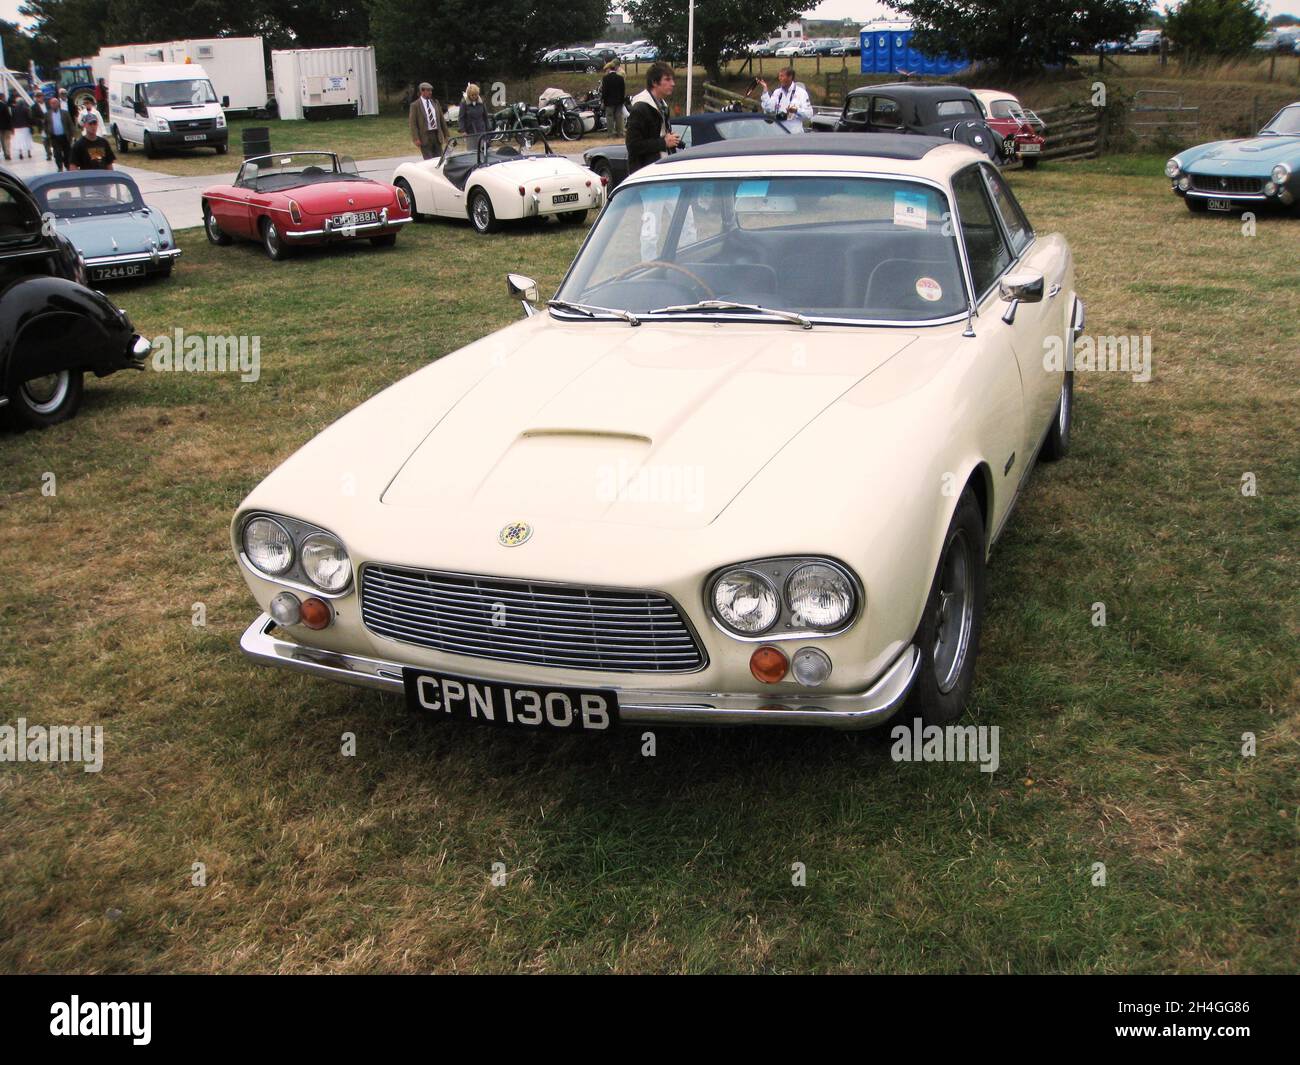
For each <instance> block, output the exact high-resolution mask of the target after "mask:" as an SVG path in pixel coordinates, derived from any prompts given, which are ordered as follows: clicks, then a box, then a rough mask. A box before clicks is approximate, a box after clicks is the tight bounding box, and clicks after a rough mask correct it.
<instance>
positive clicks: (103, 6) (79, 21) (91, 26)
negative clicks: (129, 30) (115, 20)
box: [18, 0, 109, 68]
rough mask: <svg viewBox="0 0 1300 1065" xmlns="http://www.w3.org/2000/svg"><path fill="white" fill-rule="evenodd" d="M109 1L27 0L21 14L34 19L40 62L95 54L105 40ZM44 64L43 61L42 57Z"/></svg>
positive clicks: (37, 52)
mask: <svg viewBox="0 0 1300 1065" xmlns="http://www.w3.org/2000/svg"><path fill="white" fill-rule="evenodd" d="M108 7H109V0H27V2H26V3H24V4H23V5H22V6H21V7H20V8H19V9H18V12H19V14H21V15H23V16H24V17H25V18H28V19H31V20H32V22H33V23H34V24H35V25H34V26H33V28H32V33H31V36H32V40H33V47H34V49H35V50H36V62H37V64H38V65H42V68H44V66H48V65H50V64H51V63H56V62H57V61H58V60H59V59H71V58H73V57H74V56H83V55H94V54H95V53H97V52H98V51H99V49H100V48H101V47H102V46H103V45H104V44H105V43H106V42H105V40H104V30H105V26H106V25H107V23H108V17H109V14H108ZM42 59H44V60H45V63H44V64H42V63H41V60H42Z"/></svg>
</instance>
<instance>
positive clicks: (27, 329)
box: [0, 275, 143, 394]
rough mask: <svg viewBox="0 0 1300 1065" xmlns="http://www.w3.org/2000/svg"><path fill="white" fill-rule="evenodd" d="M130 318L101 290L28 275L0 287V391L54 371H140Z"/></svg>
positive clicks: (10, 389) (99, 372)
mask: <svg viewBox="0 0 1300 1065" xmlns="http://www.w3.org/2000/svg"><path fill="white" fill-rule="evenodd" d="M137 339H138V338H137V336H136V334H135V331H134V330H133V329H132V327H131V320H130V319H129V318H128V317H127V316H126V314H125V312H123V311H120V310H118V308H117V307H116V306H114V305H113V303H112V302H111V301H110V300H109V299H108V297H107V296H105V295H104V294H103V293H102V292H96V291H95V290H94V289H90V288H86V287H85V286H84V285H79V284H77V283H76V282H75V281H69V280H67V279H65V278H62V277H49V276H40V275H38V276H34V277H26V278H22V279H20V280H18V281H14V282H12V283H10V284H9V285H7V286H5V287H4V288H3V289H0V390H2V391H3V392H4V393H5V394H8V393H10V392H12V391H13V389H14V388H15V387H17V385H18V384H19V383H21V382H22V381H27V380H30V379H31V378H33V377H39V376H41V375H42V374H47V373H56V372H58V371H60V370H89V371H91V372H93V373H94V374H96V375H97V376H99V377H103V376H106V375H107V374H111V373H114V372H115V371H117V370H122V369H126V368H128V367H129V368H140V367H141V366H142V357H143V356H142V355H137V354H135V353H134V351H133V349H134V348H135V346H136V342H137Z"/></svg>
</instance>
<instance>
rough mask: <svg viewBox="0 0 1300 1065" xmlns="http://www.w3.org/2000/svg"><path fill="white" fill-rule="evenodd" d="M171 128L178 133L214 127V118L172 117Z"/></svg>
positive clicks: (215, 124) (215, 123)
mask: <svg viewBox="0 0 1300 1065" xmlns="http://www.w3.org/2000/svg"><path fill="white" fill-rule="evenodd" d="M171 128H172V129H173V130H175V131H177V132H178V133H192V132H194V131H195V130H196V129H216V128H217V120H216V119H215V118H174V119H172V122H171Z"/></svg>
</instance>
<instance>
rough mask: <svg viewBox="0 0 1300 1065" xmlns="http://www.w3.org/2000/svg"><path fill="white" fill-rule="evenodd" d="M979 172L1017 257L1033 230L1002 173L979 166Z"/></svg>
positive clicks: (1030, 238)
mask: <svg viewBox="0 0 1300 1065" xmlns="http://www.w3.org/2000/svg"><path fill="white" fill-rule="evenodd" d="M980 172H981V173H982V174H983V175H984V183H985V184H986V185H987V186H988V190H989V196H990V197H992V199H993V206H994V208H996V210H997V212H998V217H999V218H1001V219H1002V224H1003V225H1004V226H1006V228H1007V235H1008V236H1009V237H1010V238H1011V250H1012V252H1013V253H1014V254H1015V256H1016V257H1017V258H1019V257H1020V253H1021V252H1022V251H1024V250H1025V248H1026V247H1028V246H1029V242H1030V241H1031V240H1033V239H1034V231H1033V229H1032V228H1030V225H1029V221H1028V219H1026V218H1025V212H1024V211H1022V210H1021V209H1020V204H1019V203H1017V202H1016V198H1015V196H1013V195H1012V194H1011V190H1010V189H1009V188H1007V184H1006V182H1005V181H1003V180H1002V175H1001V174H995V173H994V172H993V170H992V168H991V167H981V168H980Z"/></svg>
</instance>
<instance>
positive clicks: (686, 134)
mask: <svg viewBox="0 0 1300 1065" xmlns="http://www.w3.org/2000/svg"><path fill="white" fill-rule="evenodd" d="M673 132H674V133H676V134H677V136H679V137H681V139H682V144H681V146H682V147H683V148H689V147H690V146H691V133H692V132H693V131H692V129H691V127H690V126H684V125H683V126H673Z"/></svg>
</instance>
